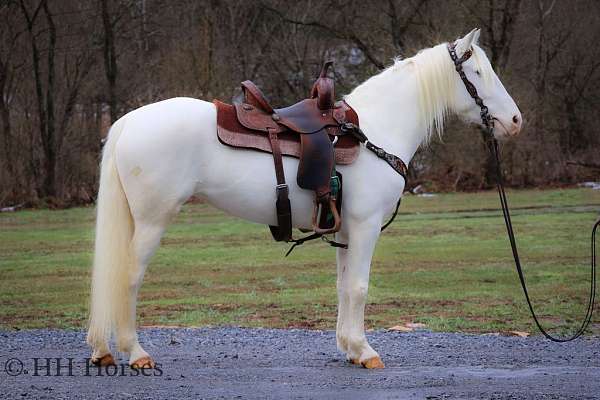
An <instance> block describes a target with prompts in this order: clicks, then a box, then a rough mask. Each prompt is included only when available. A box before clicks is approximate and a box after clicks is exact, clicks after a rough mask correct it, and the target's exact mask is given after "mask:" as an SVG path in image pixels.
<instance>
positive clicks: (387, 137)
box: [346, 66, 427, 164]
mask: <svg viewBox="0 0 600 400" xmlns="http://www.w3.org/2000/svg"><path fill="white" fill-rule="evenodd" d="M346 102H347V103H348V104H349V105H350V106H352V107H353V108H354V109H355V110H356V112H357V113H358V117H359V120H360V126H361V129H362V130H363V131H364V132H365V134H366V135H367V137H368V138H369V140H370V141H371V142H373V143H374V144H376V145H378V146H380V147H383V148H384V149H385V150H386V151H387V152H390V153H394V154H396V155H397V156H398V157H400V158H402V160H403V161H404V162H405V163H407V164H408V163H409V162H410V160H411V158H412V157H413V155H414V154H415V152H416V151H417V148H418V147H419V145H420V144H421V143H422V142H423V140H424V139H425V136H426V132H427V130H426V126H425V125H424V124H423V123H422V122H421V121H420V120H419V115H420V112H419V102H418V97H417V85H416V84H415V77H414V72H413V71H412V69H411V68H410V66H401V67H398V66H393V67H390V68H388V69H387V70H385V71H383V72H381V73H380V74H378V75H376V76H374V77H372V78H370V79H369V80H367V81H366V82H364V83H363V84H361V85H360V86H358V87H357V88H356V89H355V90H354V91H352V93H350V94H349V95H348V96H346Z"/></svg>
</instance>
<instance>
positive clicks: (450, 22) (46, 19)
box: [0, 0, 600, 206]
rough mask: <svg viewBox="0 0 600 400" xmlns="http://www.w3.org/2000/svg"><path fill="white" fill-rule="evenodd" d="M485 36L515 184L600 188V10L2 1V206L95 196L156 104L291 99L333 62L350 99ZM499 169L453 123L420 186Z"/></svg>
mask: <svg viewBox="0 0 600 400" xmlns="http://www.w3.org/2000/svg"><path fill="white" fill-rule="evenodd" d="M474 27H479V28H481V30H482V34H481V40H480V42H481V45H482V47H483V48H484V49H485V50H486V52H487V53H488V56H489V57H490V60H491V62H492V64H493V65H494V67H495V69H496V70H497V72H498V74H499V76H500V78H501V80H502V81H503V82H504V84H505V86H506V88H507V90H508V91H509V93H510V94H511V95H512V96H513V98H514V99H515V101H516V102H517V104H518V105H519V107H520V108H521V110H522V112H523V116H524V119H525V125H524V129H523V132H522V135H521V137H520V138H518V139H517V140H515V141H513V142H512V143H509V144H506V145H504V147H503V155H504V160H505V161H504V162H505V164H504V169H505V173H506V175H507V180H508V182H509V184H510V185H513V186H532V185H556V184H568V183H574V182H578V181H582V180H592V179H598V175H600V170H599V169H598V164H599V161H600V160H599V152H600V151H599V150H600V137H599V136H600V135H599V134H598V130H599V126H598V123H597V121H596V119H595V117H596V116H597V113H598V107H597V105H598V104H600V103H599V100H600V99H599V97H600V85H599V84H600V46H598V42H599V41H600V2H599V1H597V0H580V1H566V0H565V1H556V0H462V1H460V0H448V1H434V0H376V1H369V2H365V1H344V0H320V1H317V0H313V1H305V0H296V1H282V0H264V1H258V0H256V1H252V0H250V1H227V0H224V1H217V0H169V1H158V0H41V1H40V0H19V1H17V0H0V36H1V40H0V93H1V96H0V125H1V127H2V128H1V131H0V132H1V137H0V143H1V144H0V145H1V151H0V205H7V204H17V203H23V204H26V205H32V206H36V205H50V206H68V205H72V204H78V203H84V202H91V201H93V200H94V196H95V192H96V186H97V182H98V161H99V153H100V150H101V139H102V138H103V137H104V136H105V135H106V131H107V129H108V127H109V126H110V123H111V121H115V120H116V119H118V118H119V117H120V116H122V115H124V114H125V113H127V112H128V111H130V110H132V109H134V108H137V107H139V106H142V105H144V104H147V103H151V102H155V101H158V100H162V99H166V98H169V97H175V96H190V97H196V98H202V99H206V100H212V99H214V98H219V99H222V100H225V101H232V100H234V99H236V98H237V97H238V96H239V95H240V90H239V82H241V81H242V80H245V79H252V80H254V81H255V82H257V83H258V84H259V85H260V86H261V87H262V88H263V89H264V91H265V93H267V94H268V95H269V97H270V99H271V101H272V103H274V104H276V105H286V104H288V103H291V102H293V101H295V100H297V99H299V98H303V97H306V95H307V93H308V91H309V88H310V85H311V83H312V82H313V80H314V79H315V77H316V74H317V72H318V71H319V69H320V66H321V64H322V62H323V60H325V59H331V58H332V59H334V60H335V61H336V64H335V65H336V68H335V69H336V79H337V93H338V96H341V95H342V94H344V93H348V92H349V91H351V89H352V88H353V87H355V86H356V85H357V84H358V83H360V82H361V81H363V80H365V79H366V78H368V77H369V76H371V75H373V74H376V73H377V72H378V71H379V70H381V69H383V68H385V67H387V66H389V65H391V64H392V62H393V59H394V57H409V56H411V55H413V54H414V53H416V52H417V51H418V50H419V49H421V48H424V47H430V46H433V45H435V44H437V43H440V42H444V41H449V40H454V39H455V38H457V37H459V36H461V35H463V34H465V33H467V32H468V31H470V30H471V29H472V28H474ZM399 112H402V110H399ZM490 171H491V166H490V160H489V159H488V156H487V153H486V151H485V149H484V146H483V140H482V138H481V132H480V131H479V130H478V129H477V128H475V127H469V126H466V125H464V124H462V123H458V122H456V121H455V122H452V123H450V124H449V125H448V126H447V129H446V134H445V136H444V138H443V140H442V141H440V140H435V141H433V142H432V143H431V144H430V145H428V146H427V147H425V148H423V149H421V150H420V151H419V152H418V153H417V155H416V157H415V158H414V159H413V163H412V171H411V180H412V182H413V183H424V184H425V185H426V186H427V187H428V188H429V189H431V190H476V189H482V188H486V187H489V186H490V184H492V183H493V180H491V179H490V176H489V175H490Z"/></svg>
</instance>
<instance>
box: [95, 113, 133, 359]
mask: <svg viewBox="0 0 600 400" xmlns="http://www.w3.org/2000/svg"><path fill="white" fill-rule="evenodd" d="M124 119H125V118H121V119H120V120H118V121H117V122H115V123H114V124H113V126H112V127H111V129H110V132H109V134H108V140H107V142H106V144H105V145H104V151H103V154H102V163H101V169H100V188H99V191H98V201H97V218H96V244H95V249H94V266H93V270H92V291H91V304H90V319H89V330H88V336H87V342H88V344H90V345H91V346H92V347H93V348H95V349H98V348H105V346H107V345H108V343H109V341H110V339H111V337H112V336H113V334H115V332H116V331H119V330H120V329H121V328H122V327H125V326H126V325H127V324H128V323H129V322H130V321H129V319H131V318H132V317H131V315H130V313H129V310H130V307H129V301H130V300H129V295H128V290H129V280H130V271H131V269H132V267H133V262H134V259H133V258H134V257H133V253H132V251H131V239H132V237H133V229H134V226H133V219H132V216H131V212H130V209H129V204H128V202H127V198H126V196H125V192H124V190H123V186H122V184H121V180H120V178H119V172H118V171H117V165H116V162H115V145H116V142H117V139H118V138H119V135H120V133H121V131H122V130H123V125H124V123H125V121H124Z"/></svg>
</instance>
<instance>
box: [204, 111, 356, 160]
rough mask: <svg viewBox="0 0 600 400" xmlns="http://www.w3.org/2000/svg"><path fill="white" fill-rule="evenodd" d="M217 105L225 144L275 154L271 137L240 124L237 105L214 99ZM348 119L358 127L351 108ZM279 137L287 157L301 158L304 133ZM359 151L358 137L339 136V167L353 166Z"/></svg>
mask: <svg viewBox="0 0 600 400" xmlns="http://www.w3.org/2000/svg"><path fill="white" fill-rule="evenodd" d="M213 103H214V105H215V106H216V108H217V136H218V138H219V141H220V142H221V143H223V144H225V145H228V146H232V147H237V148H242V149H254V150H259V151H263V152H266V153H271V142H270V141H269V137H268V136H267V134H266V133H264V132H260V131H255V130H251V129H248V128H246V127H245V126H243V125H242V124H240V123H239V121H238V119H237V114H236V110H235V106H233V105H231V104H227V103H223V102H221V101H219V100H214V101H213ZM346 118H347V120H348V121H351V122H353V123H355V124H358V116H357V115H356V112H355V111H354V110H352V109H351V108H350V107H348V111H347V112H346ZM326 129H327V130H328V133H330V134H331V135H335V134H337V133H338V132H339V128H337V127H331V128H326ZM278 138H279V145H280V147H281V153H282V154H283V155H286V156H292V157H296V158H300V134H298V133H296V132H292V131H283V132H281V133H279V134H278ZM359 151H360V146H359V142H358V140H357V139H356V138H355V137H353V136H350V135H343V136H338V141H337V143H336V144H335V146H334V154H335V162H336V164H338V165H347V164H352V163H353V162H354V161H355V160H356V158H357V157H358V152H359Z"/></svg>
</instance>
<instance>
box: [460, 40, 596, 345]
mask: <svg viewBox="0 0 600 400" xmlns="http://www.w3.org/2000/svg"><path fill="white" fill-rule="evenodd" d="M448 53H449V54H450V58H451V59H452V62H453V63H454V66H455V69H456V72H457V73H458V75H459V76H460V79H461V80H462V81H463V83H464V85H465V88H466V89H467V92H468V93H469V95H470V96H471V97H472V98H473V100H475V103H476V104H477V105H478V106H479V107H480V108H481V114H480V116H481V122H482V124H483V128H484V130H485V132H486V134H487V139H488V141H487V145H488V147H489V150H490V151H491V152H492V153H493V155H494V158H495V159H496V185H497V187H498V195H499V197H500V204H501V205H502V214H503V216H504V222H505V224H506V231H507V233H508V239H509V241H510V247H511V249H512V253H513V258H514V260H515V266H516V268H517V274H518V275H519V281H520V282H521V287H522V288H523V293H524V294H525V299H526V300H527V305H528V306H529V311H530V312H531V316H532V317H533V320H534V321H535V324H536V325H537V327H538V329H539V330H540V332H542V334H543V335H544V336H545V337H547V338H548V339H550V340H551V341H553V342H570V341H571V340H574V339H577V338H578V337H580V336H581V335H583V333H584V332H585V330H586V329H587V327H588V326H589V324H590V322H591V320H592V314H593V312H594V303H595V298H596V230H597V228H598V226H599V225H600V219H598V220H597V221H596V223H595V224H594V227H593V228H592V238H591V242H592V253H591V266H590V270H591V273H590V281H591V282H590V294H589V300H588V307H587V311H586V314H585V317H584V318H583V321H582V323H581V326H580V327H579V328H578V329H577V331H576V332H575V333H574V334H572V335H571V336H569V337H567V338H560V337H555V336H552V335H551V334H549V333H548V332H547V331H546V330H545V329H544V328H543V327H542V325H541V323H540V321H539V320H538V317H537V314H536V313H535V311H534V309H533V305H532V304H531V299H530V297H529V292H528V291H527V285H526V284H525V276H524V274H523V268H522V267H521V261H520V258H519V252H518V250H517V242H516V238H515V233H514V230H513V227H512V221H511V218H510V212H509V208H508V202H507V199H506V193H505V192H504V177H503V175H502V168H501V163H500V151H499V146H498V141H497V140H496V138H495V137H494V119H493V118H492V117H491V116H490V114H489V110H488V108H487V107H486V106H485V104H484V103H483V99H482V98H481V97H479V94H478V93H477V88H476V87H475V85H473V83H472V82H471V81H469V79H468V78H467V76H466V74H465V71H464V70H463V66H462V64H463V63H464V62H465V61H467V60H468V59H469V57H471V54H472V51H471V50H467V51H466V52H465V53H464V54H463V55H462V56H461V57H460V58H459V57H458V56H457V54H456V44H455V43H448Z"/></svg>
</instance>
